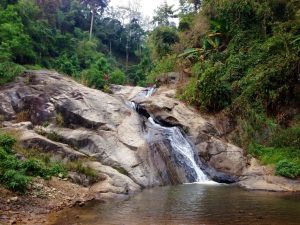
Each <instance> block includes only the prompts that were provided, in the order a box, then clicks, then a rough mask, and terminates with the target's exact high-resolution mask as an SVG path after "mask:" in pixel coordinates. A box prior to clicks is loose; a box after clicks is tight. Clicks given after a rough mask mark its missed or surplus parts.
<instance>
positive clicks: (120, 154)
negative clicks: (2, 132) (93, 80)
mask: <svg viewBox="0 0 300 225" xmlns="http://www.w3.org/2000/svg"><path fill="white" fill-rule="evenodd" d="M133 94H135V93H133ZM0 114H1V115H2V117H3V118H4V119H5V120H7V121H10V122H5V123H3V124H2V125H3V126H4V128H3V129H14V130H15V132H16V133H18V134H19V138H20V143H21V144H22V145H23V146H24V147H26V148H38V149H41V150H42V151H46V152H50V153H52V154H54V155H57V156H60V157H61V159H62V160H63V159H65V158H66V159H70V160H74V159H76V158H80V157H84V158H86V161H87V164H89V165H90V166H91V167H92V168H93V169H94V170H95V171H97V173H98V175H99V176H102V177H103V175H105V177H106V179H104V180H101V181H99V182H98V183H97V184H95V185H94V186H93V188H92V189H91V193H93V194H94V195H97V191H98V192H99V193H100V192H101V193H102V194H103V193H112V195H111V196H114V195H115V194H116V195H128V194H131V193H133V192H135V191H139V190H141V189H142V188H144V187H150V186H157V185H160V184H161V181H160V177H159V175H158V173H157V171H156V169H155V168H154V167H153V165H152V164H151V162H150V161H149V160H148V158H149V156H148V154H149V151H148V145H147V142H146V141H145V139H144V137H143V135H144V134H143V131H142V124H141V121H140V117H139V116H138V115H137V114H136V113H135V112H134V111H133V110H131V109H130V108H129V107H127V105H126V104H124V101H123V100H121V99H120V98H118V97H115V96H112V95H109V94H106V93H103V92H101V91H99V90H95V89H91V88H87V87H85V86H83V85H81V84H78V83H76V82H75V81H73V80H71V79H70V78H67V77H64V76H62V75H60V74H58V73H56V72H52V71H45V70H43V71H29V72H27V73H25V74H24V75H23V76H21V77H19V78H18V79H17V81H16V82H14V83H12V84H9V85H6V86H3V87H1V93H0ZM20 120H26V121H30V123H24V122H23V123H17V122H21V121H20ZM123 186H124V187H123ZM100 187H101V188H100ZM125 187H126V188H125ZM124 188H125V189H126V190H127V191H126V190H125V189H124ZM121 189H122V190H121Z"/></svg>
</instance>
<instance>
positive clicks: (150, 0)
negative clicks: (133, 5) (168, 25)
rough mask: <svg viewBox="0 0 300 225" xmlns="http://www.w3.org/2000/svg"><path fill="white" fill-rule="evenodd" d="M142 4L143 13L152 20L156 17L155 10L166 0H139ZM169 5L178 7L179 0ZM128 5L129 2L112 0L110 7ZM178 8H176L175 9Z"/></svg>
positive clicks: (169, 0) (169, 1)
mask: <svg viewBox="0 0 300 225" xmlns="http://www.w3.org/2000/svg"><path fill="white" fill-rule="evenodd" d="M139 2H140V4H141V12H142V13H143V15H144V16H149V17H150V18H152V16H153V15H154V10H155V9H157V7H158V6H159V5H161V4H163V3H164V0H139ZM167 2H168V4H169V5H175V6H178V2H179V0H167ZM127 4H128V0H111V1H110V5H111V6H124V5H125V6H126V5H127ZM174 8H176V7H174Z"/></svg>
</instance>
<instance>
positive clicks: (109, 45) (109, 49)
mask: <svg viewBox="0 0 300 225" xmlns="http://www.w3.org/2000/svg"><path fill="white" fill-rule="evenodd" d="M109 53H110V55H112V52H111V40H110V41H109Z"/></svg>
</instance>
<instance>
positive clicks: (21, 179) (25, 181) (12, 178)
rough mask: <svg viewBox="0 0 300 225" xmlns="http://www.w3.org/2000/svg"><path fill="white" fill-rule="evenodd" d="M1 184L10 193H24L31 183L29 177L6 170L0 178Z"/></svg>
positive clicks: (18, 172)
mask: <svg viewBox="0 0 300 225" xmlns="http://www.w3.org/2000/svg"><path fill="white" fill-rule="evenodd" d="M1 182H2V183H3V184H4V186H5V187H6V188H8V189H10V190H12V191H18V192H24V191H25V190H26V189H27V187H28V185H29V184H30V182H31V177H29V176H26V175H24V174H23V173H22V172H20V171H16V170H7V171H6V172H5V173H4V174H3V177H2V178H1Z"/></svg>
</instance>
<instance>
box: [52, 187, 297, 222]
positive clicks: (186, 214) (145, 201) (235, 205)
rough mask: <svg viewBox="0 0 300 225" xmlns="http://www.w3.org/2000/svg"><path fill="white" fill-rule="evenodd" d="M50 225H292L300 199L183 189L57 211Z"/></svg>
mask: <svg viewBox="0 0 300 225" xmlns="http://www.w3.org/2000/svg"><path fill="white" fill-rule="evenodd" d="M51 224H53V225H62V224H63V225H75V224H76V225H142V224H143V225H144V224H145V225H150V224H151V225H177V224H184V225H192V224H193V225H194V224H195V225H196V224H197V225H204V224H205V225H298V224H300V195H299V194H290V193H275V192H253V191H245V190H243V189H240V188H238V187H235V186H231V185H205V184H185V185H178V186H169V187H157V188H153V189H149V190H144V191H143V192H141V193H138V194H137V195H135V196H133V197H131V198H130V199H128V200H125V201H121V202H119V201H115V202H110V203H106V204H101V203H98V202H91V203H89V204H88V205H86V206H84V207H76V208H72V209H68V210H65V211H63V212H62V213H61V214H60V215H59V216H58V218H56V219H55V221H53V223H51Z"/></svg>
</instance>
